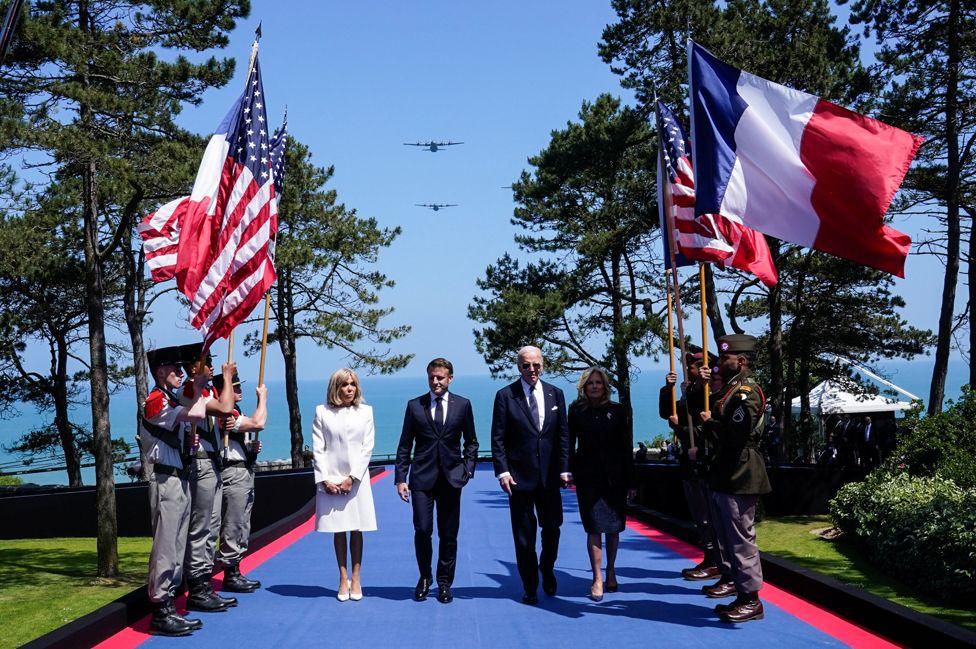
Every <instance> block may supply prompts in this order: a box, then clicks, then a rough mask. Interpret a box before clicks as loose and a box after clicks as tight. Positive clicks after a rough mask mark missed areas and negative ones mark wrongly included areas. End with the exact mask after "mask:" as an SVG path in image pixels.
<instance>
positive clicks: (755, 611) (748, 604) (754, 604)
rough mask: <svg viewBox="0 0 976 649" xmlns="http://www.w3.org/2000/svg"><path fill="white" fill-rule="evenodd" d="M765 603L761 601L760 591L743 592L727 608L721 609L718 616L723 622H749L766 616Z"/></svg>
mask: <svg viewBox="0 0 976 649" xmlns="http://www.w3.org/2000/svg"><path fill="white" fill-rule="evenodd" d="M764 615H765V614H764V612H763V605H762V602H761V601H759V593H741V594H740V595H739V596H738V597H737V598H736V600H735V602H733V604H732V606H730V607H729V608H728V609H727V610H724V611H721V612H720V613H719V614H718V617H719V619H720V620H722V621H723V622H731V623H736V622H749V621H751V620H761V619H763V617H764Z"/></svg>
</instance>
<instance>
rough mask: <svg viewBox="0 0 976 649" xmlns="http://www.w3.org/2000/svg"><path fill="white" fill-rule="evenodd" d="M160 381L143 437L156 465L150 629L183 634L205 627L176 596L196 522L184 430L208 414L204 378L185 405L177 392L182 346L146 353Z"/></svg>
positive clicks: (148, 407)
mask: <svg viewBox="0 0 976 649" xmlns="http://www.w3.org/2000/svg"><path fill="white" fill-rule="evenodd" d="M146 360H147V362H148V365H149V371H150V373H151V374H152V376H153V379H154V381H155V383H156V385H155V387H154V388H153V390H152V391H151V392H150V393H149V395H148V396H147V398H146V403H145V404H144V406H143V412H144V416H143V418H142V420H141V421H140V426H139V439H140V444H141V446H142V449H143V454H144V456H145V461H146V462H148V463H150V464H151V465H152V476H153V482H154V484H153V485H152V489H151V490H150V493H151V495H152V497H153V499H154V502H153V503H152V507H151V510H152V532H153V544H152V552H151V553H150V555H149V578H148V590H149V601H150V602H151V604H152V619H151V621H150V622H149V632H150V633H153V634H156V635H171V636H182V635H187V634H189V633H191V632H192V631H193V630H194V629H199V628H200V627H201V626H202V623H201V622H200V620H191V619H187V618H184V617H183V616H181V615H179V614H178V613H177V612H176V607H175V606H173V598H174V597H175V596H176V591H177V589H178V588H179V586H180V582H181V580H182V576H183V555H184V551H185V548H186V533H187V526H188V525H189V521H190V488H189V483H188V481H187V470H186V467H187V466H188V463H189V461H190V460H189V456H188V454H187V452H186V449H187V445H186V444H185V442H187V441H191V440H186V439H185V436H184V431H185V427H186V424H187V423H191V422H199V421H203V419H204V418H205V417H206V403H207V400H208V399H209V397H207V396H205V395H204V383H205V381H204V379H203V378H201V379H199V380H198V381H187V382H186V387H188V388H189V389H190V398H189V399H188V402H187V405H185V406H184V405H180V403H179V401H178V398H177V391H178V390H180V388H181V386H180V383H181V382H182V380H183V371H182V370H181V369H180V364H181V361H182V357H181V355H180V348H179V347H164V348H161V349H155V350H151V351H149V352H147V353H146Z"/></svg>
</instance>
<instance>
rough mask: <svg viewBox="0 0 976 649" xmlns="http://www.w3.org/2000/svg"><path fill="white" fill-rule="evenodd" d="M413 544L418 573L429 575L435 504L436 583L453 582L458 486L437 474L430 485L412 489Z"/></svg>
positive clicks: (459, 496) (458, 503)
mask: <svg viewBox="0 0 976 649" xmlns="http://www.w3.org/2000/svg"><path fill="white" fill-rule="evenodd" d="M410 494H411V497H412V499H413V530H414V532H413V545H414V549H415V550H416V553H417V567H418V568H419V569H420V576H421V577H426V578H427V579H431V562H432V561H433V558H434V547H433V542H432V540H431V537H432V536H433V534H434V506H435V505H436V506H437V537H438V539H439V540H440V543H439V544H438V547H437V583H438V584H444V585H446V586H450V585H451V584H453V583H454V569H455V567H456V566H457V535H458V527H459V526H460V523H461V490H460V489H459V488H458V487H453V486H451V484H450V483H449V482H448V481H447V480H445V479H444V476H440V477H438V478H437V482H436V483H435V484H434V488H433V489H414V490H412V491H411V492H410Z"/></svg>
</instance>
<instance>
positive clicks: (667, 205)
mask: <svg viewBox="0 0 976 649" xmlns="http://www.w3.org/2000/svg"><path fill="white" fill-rule="evenodd" d="M656 104H657V102H656V101H655V110H657V105H656ZM657 120H658V145H657V153H658V165H659V166H660V165H662V164H663V163H664V155H665V154H664V142H663V141H661V137H660V133H661V128H660V123H661V115H660V112H658V114H657ZM661 168H663V169H665V170H666V169H667V168H668V167H667V166H666V165H665V166H663V167H661ZM670 178H671V175H670V172H669V173H668V182H667V183H662V184H664V185H666V187H663V188H662V187H660V186H659V187H658V192H660V196H662V197H663V198H664V223H665V227H666V229H667V231H668V233H667V235H668V243H669V245H668V255H669V256H670V258H671V279H672V284H673V285H674V311H675V315H676V316H677V319H678V342H679V344H680V347H681V373H682V378H683V379H684V382H685V383H688V385H689V387H690V385H691V384H690V382H689V381H688V354H687V353H686V350H685V328H684V323H683V322H682V321H683V319H684V316H683V314H682V312H681V284H680V282H679V281H678V262H677V256H676V254H675V250H676V249H677V245H678V243H677V239H676V238H675V236H674V223H673V220H674V217H673V216H672V215H673V210H672V207H671V190H670V182H671V180H670ZM687 406H688V402H687V401H685V413H686V414H687V416H688V442H689V448H695V423H694V420H693V419H692V416H691V411H690V410H688V407H687Z"/></svg>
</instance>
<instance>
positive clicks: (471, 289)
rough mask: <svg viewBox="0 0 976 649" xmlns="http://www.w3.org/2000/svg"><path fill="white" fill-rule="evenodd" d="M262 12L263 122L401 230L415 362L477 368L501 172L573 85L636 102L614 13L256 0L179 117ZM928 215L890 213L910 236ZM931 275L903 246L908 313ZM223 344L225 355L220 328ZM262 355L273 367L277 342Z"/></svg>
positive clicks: (179, 335)
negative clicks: (427, 143) (618, 56)
mask: <svg viewBox="0 0 976 649" xmlns="http://www.w3.org/2000/svg"><path fill="white" fill-rule="evenodd" d="M259 20H261V21H263V34H264V37H263V40H262V44H261V64H262V70H263V72H264V76H265V80H264V82H265V95H266V98H267V105H268V109H269V112H268V115H269V119H270V120H271V122H272V124H275V123H277V122H278V121H279V120H280V118H281V115H282V113H283V110H284V106H285V105H286V104H287V105H288V112H289V128H290V131H291V133H292V134H293V135H294V136H296V137H297V138H299V139H301V140H302V141H303V142H304V143H306V144H308V145H309V146H310V147H311V149H312V151H313V152H314V155H315V161H316V163H318V164H320V165H323V166H325V165H329V164H334V165H335V167H336V173H335V176H334V179H333V181H332V183H331V185H330V186H331V187H333V188H335V189H336V190H337V191H338V193H339V199H340V200H341V201H342V202H344V203H345V204H346V205H347V206H348V207H351V208H355V209H356V210H357V211H358V212H359V213H360V214H361V215H364V216H375V217H376V218H377V219H378V220H379V222H380V223H381V224H382V225H384V226H389V227H394V226H400V227H401V228H402V229H403V234H402V236H401V237H400V238H399V239H398V240H397V241H396V242H395V243H394V245H393V246H392V247H391V248H389V249H387V250H385V251H383V253H382V255H381V260H380V263H379V265H380V268H381V269H382V270H383V271H384V272H386V273H387V274H388V275H389V276H390V277H392V278H393V279H395V280H396V282H397V286H396V287H395V288H394V289H392V290H386V291H384V295H383V304H384V305H391V306H394V307H395V308H396V312H395V313H394V315H393V316H391V317H390V319H389V321H388V322H389V324H396V323H409V324H412V325H413V332H412V333H411V334H410V335H409V336H408V337H407V338H405V339H404V340H402V341H400V342H398V343H397V344H396V345H395V346H394V349H395V351H397V352H413V353H416V354H417V360H415V362H414V363H413V364H412V365H411V367H410V368H409V369H408V370H407V372H409V373H417V374H419V373H422V371H423V367H424V365H425V364H426V362H427V360H429V359H430V358H432V357H434V356H441V355H443V356H447V357H449V358H451V359H452V360H454V362H455V365H456V367H457V372H458V373H459V374H484V373H487V368H486V366H485V364H484V362H483V360H482V359H481V357H480V356H479V355H478V354H477V353H476V351H475V349H474V344H473V336H472V329H473V327H474V323H473V322H471V321H469V320H468V319H467V306H468V304H469V303H470V301H471V297H472V295H473V294H474V293H475V291H476V287H475V281H476V279H477V278H478V277H480V276H481V275H482V274H483V273H484V270H485V268H486V266H487V265H488V264H490V263H492V262H494V261H495V260H496V259H497V258H498V257H499V256H500V255H502V254H503V253H504V252H506V251H512V250H514V249H515V246H514V243H513V241H512V237H513V235H514V234H515V228H514V227H513V226H512V225H511V224H510V222H509V219H510V217H511V213H512V207H513V204H512V200H511V193H510V191H509V190H507V189H502V186H504V185H508V184H510V183H511V182H512V180H513V179H515V178H516V177H517V176H518V174H519V173H520V172H521V171H522V170H523V169H524V168H527V166H528V165H527V161H526V159H527V158H528V157H529V156H531V155H533V154H535V153H537V152H538V151H539V150H541V149H542V148H543V147H544V146H545V145H546V143H547V142H548V140H549V133H550V131H551V130H553V129H559V128H562V127H564V126H565V124H566V122H567V120H571V119H574V118H575V117H576V114H577V112H578V110H579V108H580V104H581V102H582V101H583V100H585V99H593V98H594V97H596V96H597V95H598V94H600V93H601V92H611V93H614V94H616V95H618V96H621V97H622V98H623V99H624V101H625V102H630V103H632V101H633V100H632V96H631V95H630V93H628V92H626V91H624V90H623V89H621V88H620V86H619V82H618V78H617V77H616V76H615V75H613V74H612V73H611V72H610V70H609V67H608V66H607V65H605V64H604V63H603V62H602V61H601V60H600V59H599V57H598V56H597V53H596V49H597V43H598V42H599V40H600V35H601V32H602V30H603V28H604V26H605V25H606V24H607V23H610V22H614V20H615V15H614V13H613V11H612V10H611V8H610V6H609V2H600V1H596V2H595V1H593V0H586V1H583V0H561V1H554V0H548V1H533V2H512V1H508V0H506V1H499V2H492V3H467V2H456V1H450V2H448V1H433V0H429V1H428V0H425V1H423V2H409V3H406V2H404V3H387V2H343V3H340V2H292V1H289V2H287V3H285V2H276V3H272V2H268V1H266V0H256V1H255V2H253V10H252V15H251V18H250V19H248V20H247V21H244V22H242V23H241V24H239V26H238V29H237V30H235V32H234V33H233V34H232V36H231V43H230V46H229V47H228V48H226V49H225V50H223V52H222V55H225V56H235V57H237V59H238V68H237V76H236V77H235V79H234V80H233V81H232V82H231V83H230V84H229V85H228V86H226V87H224V88H222V89H218V90H212V91H209V92H207V93H206V95H205V96H204V97H203V103H202V105H201V106H199V107H190V108H187V109H186V111H185V112H184V114H183V115H182V117H181V122H182V124H183V125H184V126H186V127H187V128H189V129H191V130H193V131H196V132H199V133H204V134H206V133H209V132H210V131H211V130H212V129H213V128H214V127H215V126H216V125H217V123H218V122H219V121H220V119H221V117H222V116H223V115H224V113H225V112H226V110H227V108H228V106H229V105H230V104H231V102H232V101H233V100H234V99H235V98H236V96H237V94H238V93H239V92H240V88H241V86H242V84H243V82H244V75H245V73H246V70H245V67H246V62H247V55H248V52H249V46H250V43H251V40H252V35H253V31H254V28H255V26H256V25H257V22H258V21H259ZM201 58H202V57H201ZM431 138H434V139H454V140H463V141H464V142H465V143H466V144H464V145H463V146H459V147H452V148H451V149H449V150H446V151H441V152H438V153H436V154H432V153H429V152H425V151H421V150H417V149H414V148H412V147H405V146H403V145H402V143H403V142H408V141H416V140H426V139H431ZM201 153H202V152H201ZM423 202H442V203H459V204H460V206H459V207H456V208H451V209H450V210H444V211H440V212H437V213H434V212H431V211H428V210H425V209H422V208H419V207H414V203H423ZM924 225H926V224H925V223H917V224H915V223H906V222H904V221H899V222H896V223H895V226H896V227H899V228H900V229H904V230H906V231H908V232H909V233H910V234H912V235H913V236H916V235H917V234H918V232H919V231H920V230H921V228H922V227H923V226H924ZM941 275H942V268H941V266H940V265H939V264H938V262H937V261H935V260H934V259H932V258H925V257H916V256H914V255H913V256H911V257H910V258H909V261H908V265H907V276H908V279H907V280H899V281H898V284H897V290H898V292H900V293H901V294H903V295H904V296H905V298H906V300H907V301H908V305H909V310H908V311H907V314H908V316H909V317H910V319H911V320H913V321H914V322H915V323H917V324H919V325H921V326H925V327H931V328H935V326H936V325H937V317H938V315H937V314H938V304H939V295H940V293H941ZM960 288H962V287H960ZM167 299H168V298H163V299H162V300H160V301H159V302H158V303H157V309H156V314H155V316H154V317H155V322H154V323H153V324H152V325H151V327H150V328H149V330H148V332H147V334H148V341H149V342H150V343H151V344H153V345H167V344H175V343H180V342H186V341H189V340H196V339H198V336H197V334H196V332H194V331H192V330H190V329H189V328H188V325H186V324H185V320H183V319H182V314H178V313H177V311H176V310H175V309H174V308H173V303H171V302H168V301H167ZM216 350H217V352H218V354H219V355H220V356H222V354H223V352H224V350H225V346H224V345H223V343H218V345H217V346H216ZM240 362H241V365H242V369H243V372H244V373H245V374H248V375H250V374H253V373H254V372H255V371H256V370H255V368H256V361H255V360H254V359H240ZM341 363H342V357H341V355H340V354H339V353H333V352H329V351H328V350H325V349H322V348H319V347H316V346H315V345H314V344H313V343H311V342H308V341H306V342H305V343H303V344H302V346H301V348H300V354H299V376H300V377H303V378H321V377H324V376H327V375H328V373H330V372H331V371H332V369H334V368H335V367H337V366H338V365H340V364H341ZM268 372H269V374H268V376H269V377H270V378H272V379H276V378H280V377H281V376H282V370H281V362H280V355H279V354H278V352H277V349H272V350H271V353H270V354H269V362H268Z"/></svg>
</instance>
